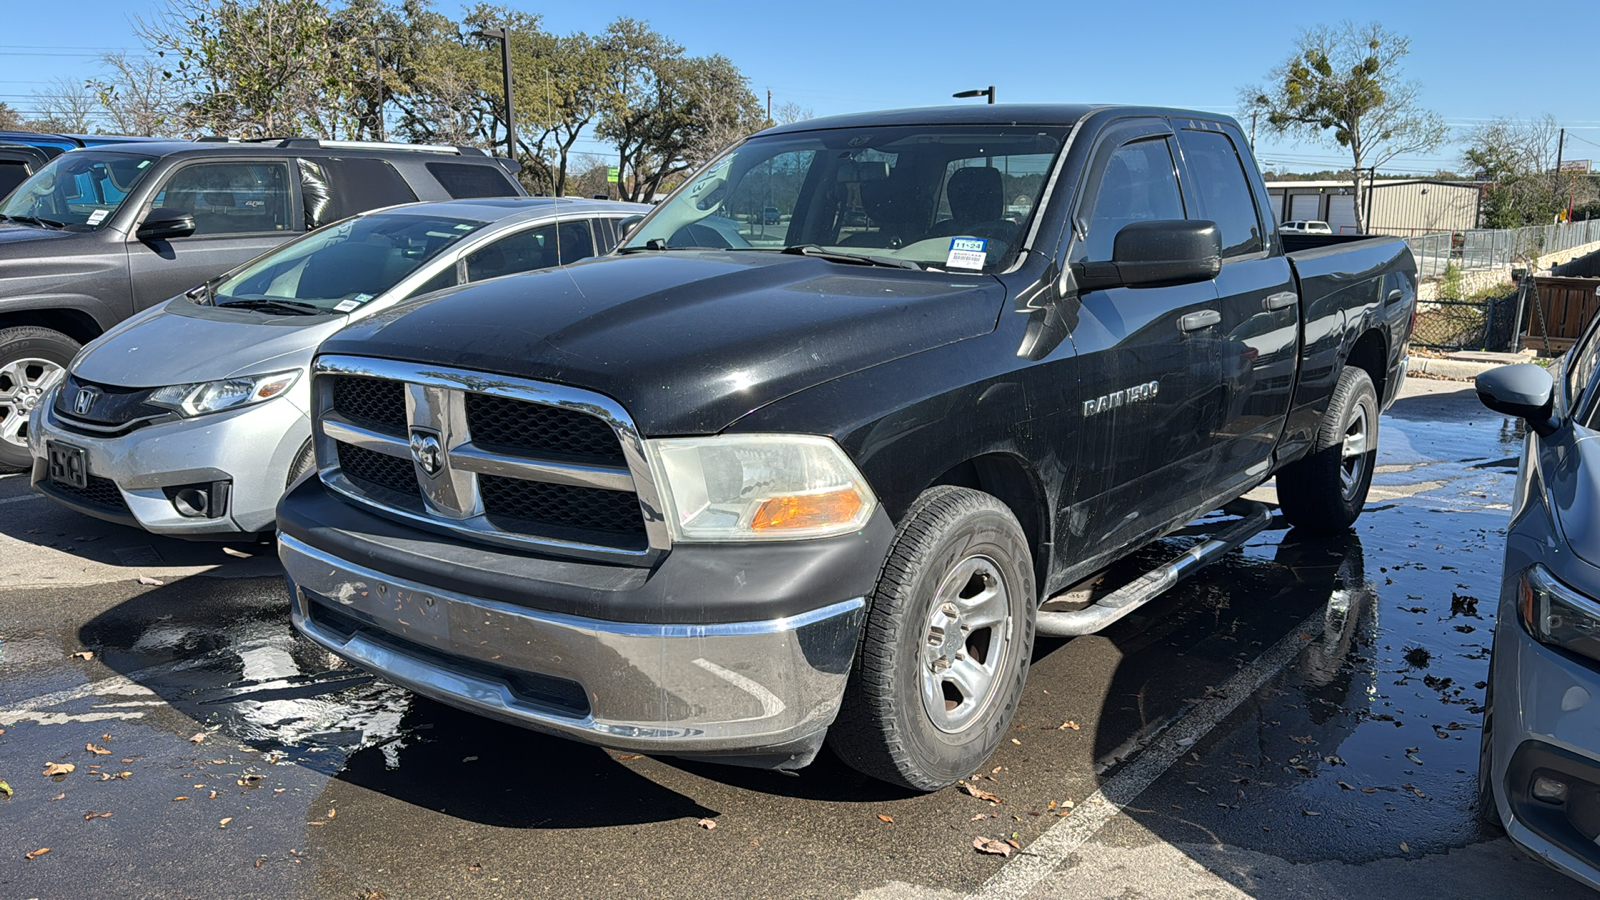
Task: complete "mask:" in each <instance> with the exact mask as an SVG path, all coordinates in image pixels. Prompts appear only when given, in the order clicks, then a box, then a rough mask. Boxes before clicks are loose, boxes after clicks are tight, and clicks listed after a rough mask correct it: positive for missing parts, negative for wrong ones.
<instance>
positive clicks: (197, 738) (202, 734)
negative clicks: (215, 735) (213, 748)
mask: <svg viewBox="0 0 1600 900" xmlns="http://www.w3.org/2000/svg"><path fill="white" fill-rule="evenodd" d="M205 739H206V733H205V732H204V731H202V732H200V733H199V734H196V735H195V736H194V737H192V738H189V743H191V744H198V743H200V742H201V741H203V740H205Z"/></svg>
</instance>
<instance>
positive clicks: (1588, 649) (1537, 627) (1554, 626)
mask: <svg viewBox="0 0 1600 900" xmlns="http://www.w3.org/2000/svg"><path fill="white" fill-rule="evenodd" d="M1519 591H1520V596H1519V597H1518V598H1517V601H1518V602H1517V611H1518V613H1519V614H1520V618H1521V619H1522V625H1523V627H1524V628H1526V629H1528V633H1529V634H1531V635H1533V636H1534V638H1536V639H1537V640H1538V641H1539V642H1540V643H1544V644H1549V645H1550V646H1552V647H1560V648H1561V649H1563V650H1567V651H1569V652H1572V653H1577V654H1579V655H1582V656H1587V657H1588V658H1590V659H1593V660H1596V661H1600V603H1596V602H1595V601H1594V600H1592V599H1590V598H1588V597H1585V596H1584V595H1582V594H1580V593H1578V592H1576V591H1574V590H1572V589H1571V588H1569V587H1567V586H1566V585H1564V584H1562V583H1561V582H1559V581H1557V580H1556V579H1555V576H1554V575H1551V574H1550V572H1549V570H1547V569H1546V568H1545V567H1544V566H1539V565H1536V566H1534V567H1533V568H1531V569H1529V570H1528V571H1527V572H1526V573H1524V574H1523V576H1522V584H1521V585H1520V586H1519Z"/></svg>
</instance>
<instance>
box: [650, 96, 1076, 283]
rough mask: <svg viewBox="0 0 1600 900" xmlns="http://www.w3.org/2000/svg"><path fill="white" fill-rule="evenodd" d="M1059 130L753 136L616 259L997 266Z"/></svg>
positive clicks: (1004, 259) (1015, 241) (1026, 213)
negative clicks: (733, 257)
mask: <svg viewBox="0 0 1600 900" xmlns="http://www.w3.org/2000/svg"><path fill="white" fill-rule="evenodd" d="M1065 135H1066V129H1065V128H1061V127H1042V126H1024V125H1008V126H998V125H961V126H956V125H950V126H896V127H892V128H838V129H827V130H818V131H805V132H798V133H792V134H777V135H770V136H766V137H757V138H753V139H751V140H749V141H747V142H745V143H744V144H742V145H740V146H739V147H736V148H735V149H733V150H732V151H730V152H729V153H727V154H725V155H723V156H721V157H719V158H718V159H716V160H715V161H713V162H712V163H711V164H710V165H709V166H707V167H706V168H705V169H704V170H702V171H700V172H698V173H696V174H695V176H694V177H693V178H692V179H691V180H690V181H689V182H688V184H686V185H685V186H684V187H683V188H682V189H681V190H679V191H678V192H677V193H675V194H673V195H672V197H671V198H670V199H668V200H667V201H666V202H665V203H663V204H661V206H660V207H658V208H657V209H656V211H655V212H654V213H653V214H651V216H650V217H649V218H648V219H646V220H645V221H644V222H643V223H641V225H640V227H638V228H637V229H635V230H634V232H633V233H632V234H631V235H630V236H629V238H628V241H627V243H626V245H625V246H624V248H623V252H632V251H647V250H679V249H687V248H717V249H733V250H768V251H778V250H788V251H789V252H802V253H811V254H814V255H824V256H828V257H829V258H836V257H843V256H850V257H858V258H862V259H863V261H867V262H878V263H881V264H885V265H898V266H904V267H909V268H924V269H935V270H939V271H947V272H998V271H1003V270H1004V269H1005V268H1006V267H1007V266H1009V265H1010V261H1011V259H1012V258H1013V257H1014V256H1015V254H1016V252H1017V250H1018V248H1019V245H1020V244H1021V241H1022V237H1023V235H1024V234H1026V233H1027V228H1028V223H1029V220H1030V218H1031V216H1032V215H1033V212H1034V210H1035V208H1036V207H1037V206H1038V204H1039V202H1040V200H1041V197H1042V195H1043V193H1044V185H1045V182H1046V181H1047V180H1048V178H1049V173H1050V170H1051V167H1052V166H1053V165H1054V162H1055V158H1056V155H1057V154H1058V153H1059V152H1060V150H1061V145H1062V142H1063V140H1064V138H1065Z"/></svg>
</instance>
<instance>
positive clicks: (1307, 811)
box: [1300, 809, 1322, 816]
mask: <svg viewBox="0 0 1600 900" xmlns="http://www.w3.org/2000/svg"><path fill="white" fill-rule="evenodd" d="M1300 812H1301V813H1302V814H1304V815H1308V816H1320V815H1322V813H1319V812H1317V811H1316V810H1311V809H1302V810H1300Z"/></svg>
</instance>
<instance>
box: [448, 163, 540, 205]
mask: <svg viewBox="0 0 1600 900" xmlns="http://www.w3.org/2000/svg"><path fill="white" fill-rule="evenodd" d="M428 171H429V172H432V173H433V177H435V178H437V179H439V184H440V185H442V186H443V187H444V189H445V193H447V194H449V195H450V196H452V197H455V198H457V199H460V198H462V197H515V196H518V194H517V188H516V186H515V185H513V184H512V183H511V179H509V178H507V177H506V175H505V173H504V172H503V171H501V169H500V167H499V166H497V165H487V166H474V165H471V164H469V163H447V162H431V163H428Z"/></svg>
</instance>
